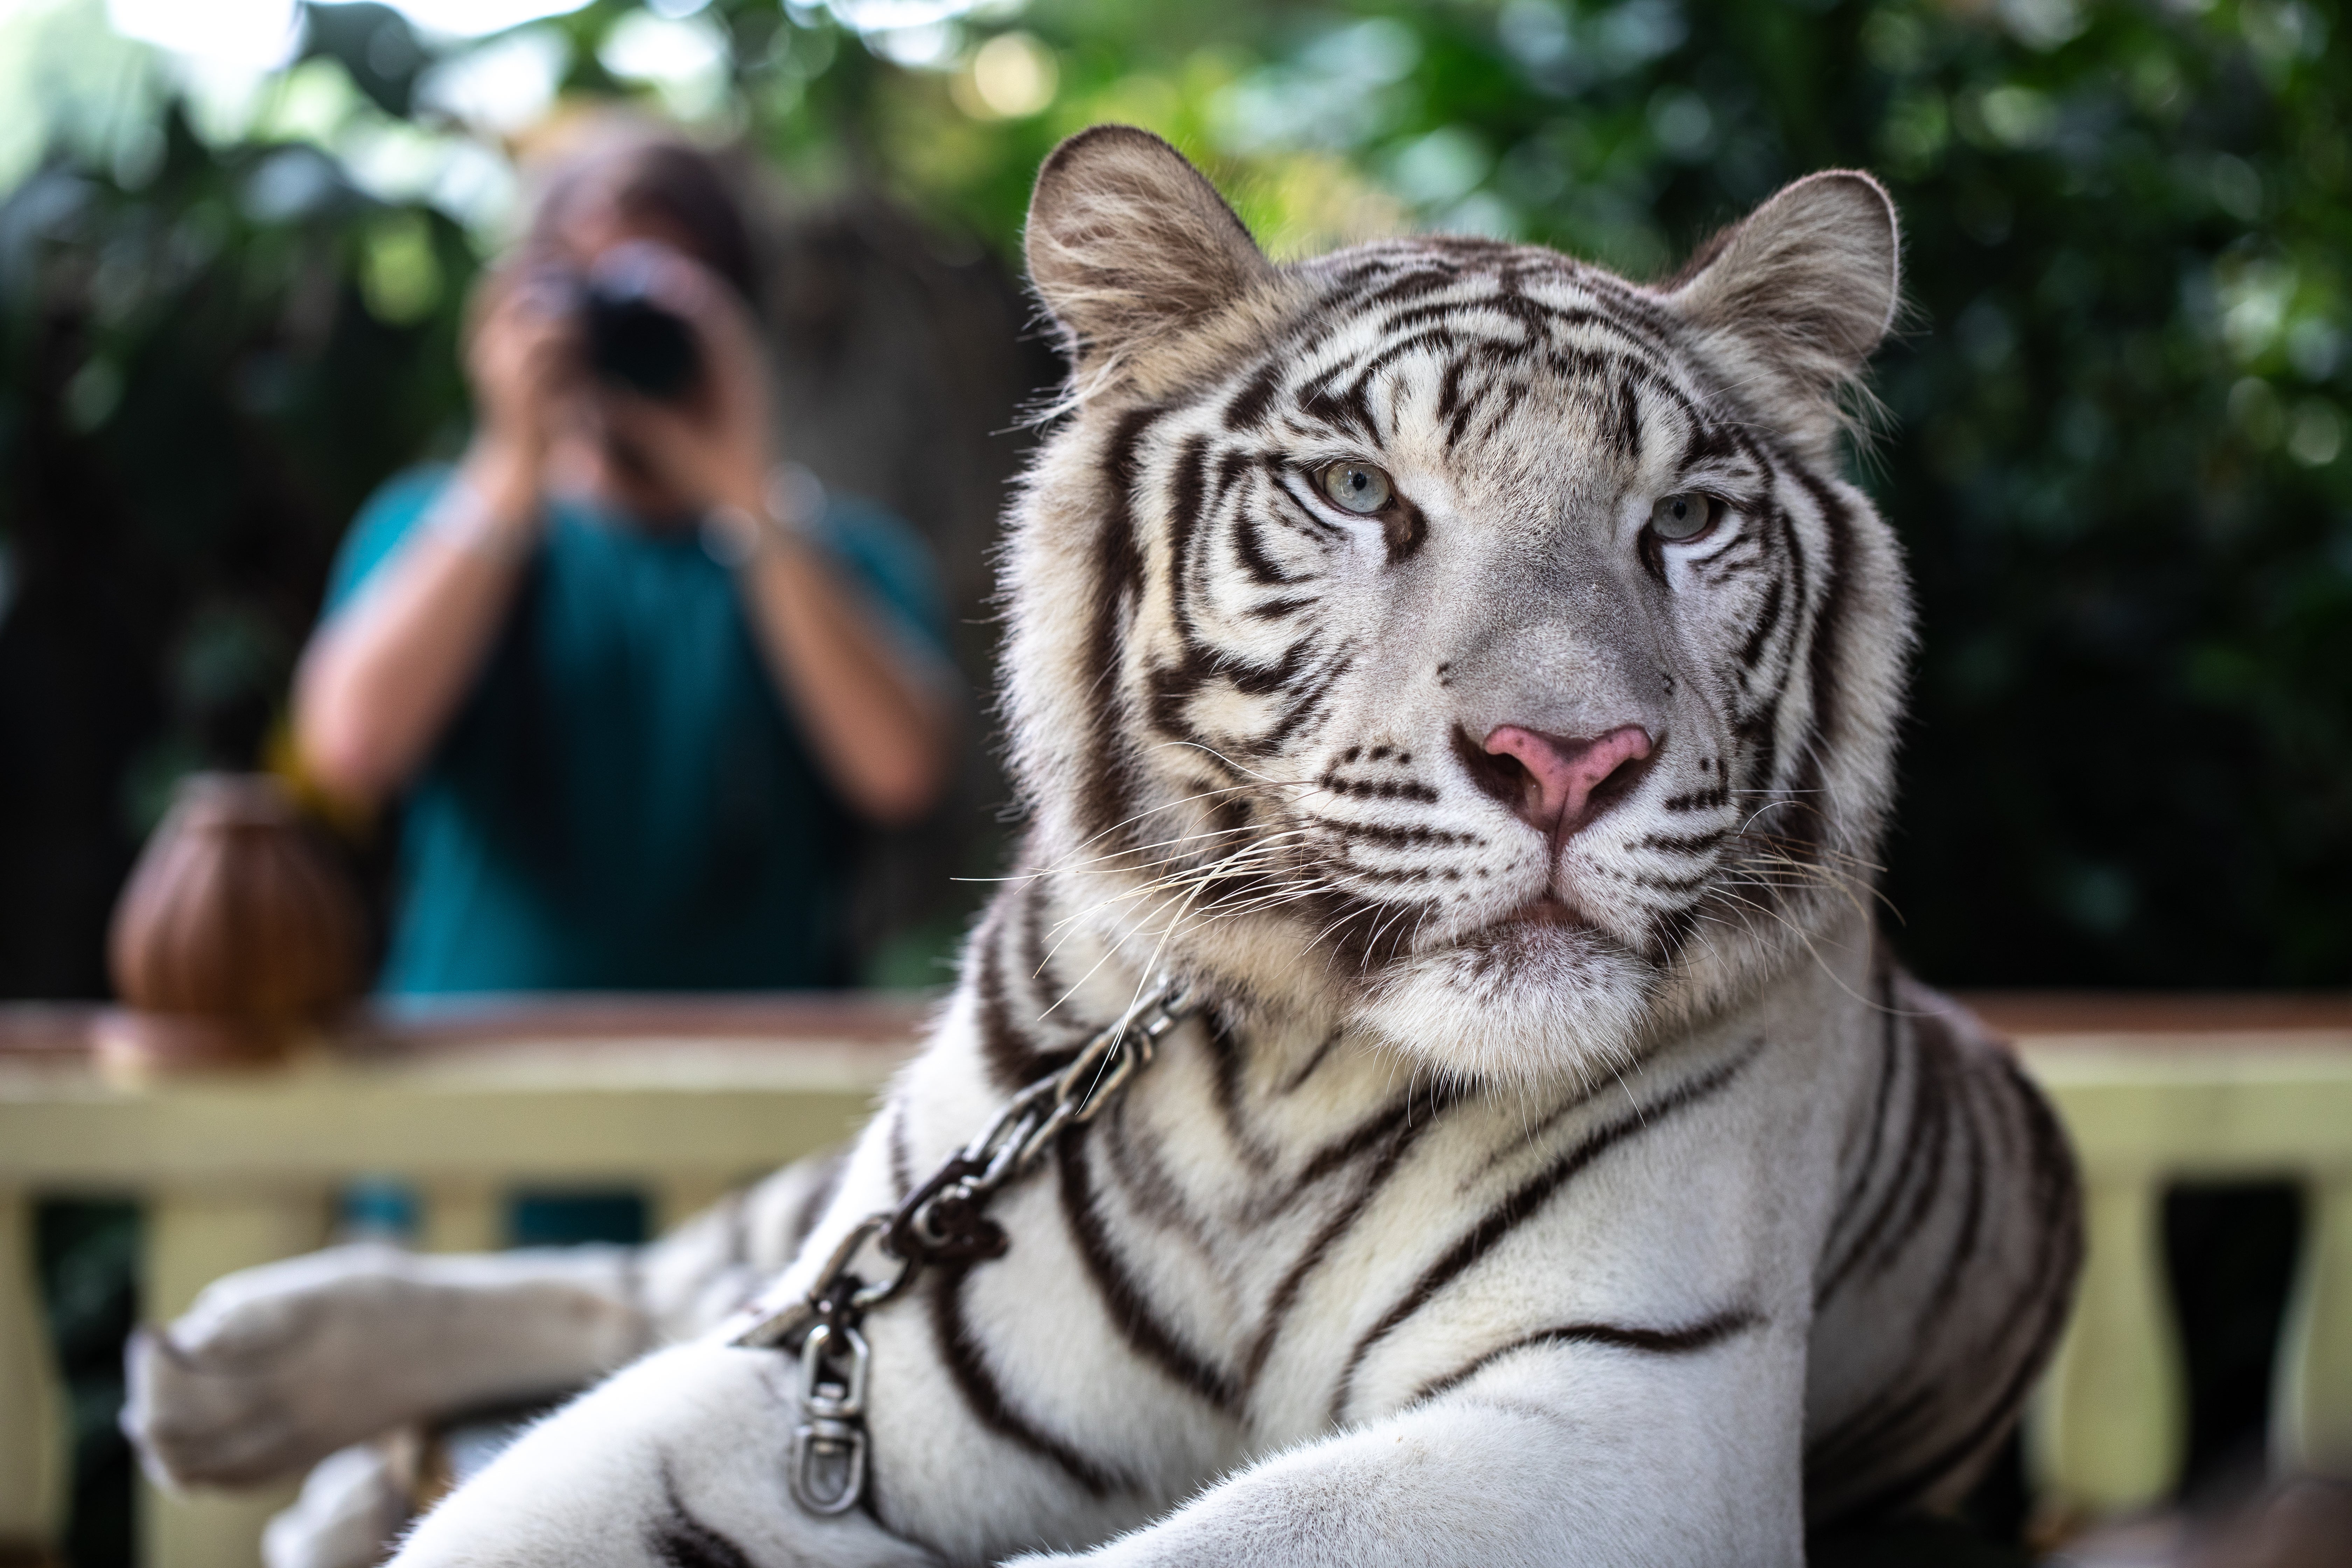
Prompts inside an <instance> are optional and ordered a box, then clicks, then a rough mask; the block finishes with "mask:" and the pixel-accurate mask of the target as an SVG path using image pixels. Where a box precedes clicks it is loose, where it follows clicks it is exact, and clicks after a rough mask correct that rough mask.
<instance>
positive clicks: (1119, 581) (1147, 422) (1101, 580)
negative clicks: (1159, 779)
mask: <svg viewBox="0 0 2352 1568" xmlns="http://www.w3.org/2000/svg"><path fill="white" fill-rule="evenodd" d="M1163 412H1164V411H1163V410H1161V409H1159V408H1154V407H1143V408H1132V409H1129V411H1128V412H1127V413H1125V414H1124V415H1121V416H1119V420H1118V426H1117V427H1116V428H1115V429H1113V431H1112V432H1111V437H1110V441H1109V443H1108V449H1107V450H1106V451H1105V453H1104V457H1103V465H1102V468H1103V477H1104V480H1105V483H1106V484H1107V485H1108V488H1109V489H1110V496H1109V503H1110V504H1109V505H1108V506H1107V507H1106V508H1104V510H1103V520H1102V526H1101V529H1100V531H1098V532H1097V536H1096V546H1095V554H1096V578H1095V584H1094V622H1093V625H1092V626H1090V627H1089V628H1088V629H1087V668H1089V669H1091V670H1093V671H1094V672H1095V714H1094V734H1093V735H1092V736H1091V737H1090V738H1089V739H1090V742H1091V743H1090V744H1088V745H1087V747H1086V748H1085V749H1084V754H1085V755H1087V757H1088V758H1089V759H1090V761H1091V762H1092V763H1093V765H1092V766H1091V767H1089V768H1087V769H1086V770H1085V771H1084V772H1083V773H1081V774H1080V776H1079V778H1078V780H1077V797H1078V826H1079V830H1080V832H1081V833H1082V834H1083V835H1085V837H1086V838H1087V842H1088V843H1092V842H1093V841H1094V840H1096V839H1097V838H1101V837H1108V838H1110V839H1111V840H1112V843H1111V845H1110V846H1109V847H1110V848H1113V849H1116V848H1122V847H1126V846H1127V845H1128V843H1129V841H1130V837H1131V836H1130V835H1129V832H1128V827H1129V818H1131V817H1132V816H1134V815H1135V814H1134V811H1133V809H1132V808H1131V807H1130V806H1129V800H1130V799H1131V797H1132V793H1133V790H1132V785H1133V780H1132V778H1131V776H1130V772H1131V769H1132V768H1133V765H1134V759H1133V758H1132V756H1131V755H1130V754H1129V751H1128V747H1127V743H1126V740H1125V737H1124V735H1123V734H1122V733H1121V731H1122V730H1123V728H1124V726H1123V725H1122V723H1121V718H1122V711H1123V707H1124V704H1123V703H1122V701H1121V698H1120V681H1119V673H1120V668H1121V666H1122V665H1123V664H1124V662H1125V661H1124V659H1123V658H1121V655H1122V652H1123V647H1122V645H1123V644H1124V642H1125V640H1126V637H1125V633H1126V626H1127V621H1128V618H1129V616H1131V615H1132V614H1133V613H1134V608H1135V605H1136V602H1137V600H1138V598H1139V596H1140V595H1141V593H1142V589H1143V555H1142V552H1141V550H1140V549H1139V547H1138V545H1137V543H1136V538H1135V487H1136V483H1137V480H1138V474H1137V466H1136V457H1137V450H1138V448H1139V447H1140V446H1141V444H1142V441H1143V437H1144V433H1145V432H1146V431H1147V430H1149V429H1150V427H1151V426H1152V423H1153V422H1154V421H1155V420H1157V419H1159V418H1160V416H1161V414H1162V413H1163Z"/></svg>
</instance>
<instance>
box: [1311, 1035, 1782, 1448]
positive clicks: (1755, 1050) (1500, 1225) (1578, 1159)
mask: <svg viewBox="0 0 2352 1568" xmlns="http://www.w3.org/2000/svg"><path fill="white" fill-rule="evenodd" d="M1763 1049H1764V1042H1763V1040H1762V1039H1760V1038H1759V1039H1757V1040H1754V1041H1752V1042H1750V1044H1749V1045H1748V1047H1747V1048H1746V1049H1745V1050H1743V1051H1741V1052H1740V1054H1739V1055H1738V1056H1737V1057H1735V1058H1732V1059H1731V1060H1730V1061H1727V1062H1724V1063H1721V1064H1720V1065H1718V1066H1717V1067H1714V1068H1709V1069H1708V1070H1706V1072H1704V1073H1701V1074H1699V1075H1698V1076H1697V1077H1696V1078H1694V1079H1690V1080H1689V1081H1688V1082H1686V1083H1684V1084H1681V1085H1679V1086H1677V1087H1676V1088H1675V1089H1674V1091H1673V1092H1671V1093H1669V1094H1667V1095H1666V1096H1664V1098H1663V1099H1661V1100H1658V1101H1656V1102H1655V1103H1654V1104H1652V1105H1648V1106H1643V1107H1639V1108H1637V1109H1636V1110H1634V1111H1633V1114H1631V1115H1629V1116H1625V1117H1622V1118H1620V1119H1619V1120H1617V1121H1612V1122H1610V1123H1608V1124H1607V1125H1606V1126H1603V1127H1601V1129H1600V1130H1599V1131H1594V1132H1591V1133H1588V1134H1587V1135H1586V1136H1585V1137H1584V1138H1583V1139H1582V1140H1581V1141H1580V1142H1578V1143H1577V1145H1576V1146H1575V1147H1574V1148H1572V1149H1570V1151H1569V1152H1567V1153H1565V1154H1563V1155H1561V1156H1560V1157H1559V1159H1558V1160H1556V1161H1554V1162H1553V1163H1551V1165H1550V1167H1549V1169H1547V1170H1545V1171H1543V1172H1542V1173H1540V1174H1538V1175H1537V1176H1536V1177H1534V1178H1533V1179H1532V1180H1530V1181H1528V1182H1527V1183H1525V1184H1522V1185H1521V1186H1520V1187H1519V1189H1518V1190H1517V1192H1514V1193H1513V1194H1510V1195H1509V1196H1508V1197H1507V1198H1505V1199H1504V1200H1503V1201H1502V1202H1501V1203H1499V1204H1497V1205H1495V1206H1494V1207H1493V1208H1491V1209H1489V1210H1487V1211H1486V1214H1484V1215H1481V1216H1480V1217H1479V1219H1478V1223H1477V1224H1475V1225H1474V1226H1471V1227H1470V1229H1469V1230H1467V1231H1466V1232H1465V1233H1464V1234H1463V1236H1462V1237H1461V1239H1460V1240H1458V1241H1456V1242H1455V1243H1454V1246H1453V1247H1451V1248H1449V1249H1448V1250H1447V1252H1446V1253H1445V1255H1444V1257H1442V1258H1439V1259H1438V1260H1437V1261H1436V1262H1434V1263H1433V1264H1431V1265H1430V1266H1429V1267H1428V1268H1426V1269H1424V1270H1423V1272H1422V1275H1421V1278H1420V1279H1416V1280H1414V1281H1413V1284H1412V1289H1410V1290H1408V1291H1406V1292H1405V1294H1404V1296H1403V1297H1402V1299H1401V1300H1398V1301H1397V1303H1396V1304H1395V1305H1394V1306H1392V1307H1391V1308H1390V1309H1389V1310H1388V1311H1387V1313H1386V1314H1385V1315H1383V1316H1382V1317H1381V1321H1379V1322H1377V1323H1375V1324H1373V1325H1372V1327H1371V1328H1370V1330H1369V1331H1367V1332H1366V1333H1365V1334H1364V1335H1363V1337H1362V1338H1360V1339H1359V1340H1358V1341H1357V1342H1356V1343H1355V1347H1354V1348H1353V1349H1352V1350H1350V1351H1349V1352H1348V1362H1347V1364H1346V1366H1345V1367H1343V1368H1342V1369H1341V1370H1340V1373H1339V1386H1338V1387H1337V1388H1335V1389H1334V1390H1333V1391H1332V1394H1331V1420H1332V1422H1333V1423H1334V1424H1335V1425H1336V1424H1338V1423H1339V1422H1341V1421H1343V1420H1344V1419H1345V1418H1346V1412H1347V1407H1348V1398H1349V1394H1350V1393H1351V1392H1352V1391H1353V1387H1354V1384H1355V1379H1356V1370H1357V1368H1359V1367H1360V1366H1361V1365H1362V1364H1363V1363H1364V1358H1365V1357H1366V1356H1368V1355H1370V1353H1371V1352H1372V1347H1373V1346H1374V1345H1376V1344H1378V1343H1379V1342H1381V1340H1383V1339H1386V1338H1387V1337H1388V1336H1389V1335H1390V1334H1391V1332H1393V1331H1395V1329H1396V1328H1397V1326H1398V1325H1399V1324H1401V1323H1402V1322H1403V1321H1405V1320H1406V1319H1408V1318H1410V1317H1412V1315H1413V1314H1414V1313H1416V1312H1418V1311H1420V1310H1421V1309H1422V1308H1423V1307H1425V1306H1427V1305H1428V1304H1429V1302H1430V1300H1431V1299H1432V1298H1433V1297H1434V1296H1435V1295H1436V1294H1437V1293H1438V1292H1439V1291H1440V1290H1442V1289H1444V1288H1445V1287H1446V1286H1448V1285H1450V1284H1452V1283H1453V1282H1454V1279H1457V1278H1459V1277H1460V1276H1461V1275H1462V1274H1464V1273H1465V1272H1466V1271H1467V1270H1468V1269H1469V1268H1471V1266H1472V1265H1474V1264H1475V1263H1476V1262H1478V1261H1479V1259H1481V1258H1485V1257H1486V1254H1487V1253H1489V1252H1491V1251H1493V1250H1494V1248H1495V1247H1496V1246H1497V1245H1498V1244H1499V1243H1500V1242H1501V1241H1502V1240H1503V1238H1504V1237H1507V1236H1508V1235H1509V1234H1510V1233H1511V1232H1512V1231H1513V1230H1515V1229H1517V1227H1518V1226H1520V1225H1521V1224H1522V1223H1524V1222H1525V1221H1526V1220H1528V1218H1530V1217H1531V1216H1533V1215H1535V1214H1536V1213H1537V1212H1538V1211H1539V1210H1540V1209H1541V1208H1542V1207H1543V1205H1545V1204H1546V1203H1548V1202H1549V1200H1550V1199H1551V1198H1552V1197H1553V1196H1554V1195H1555V1194H1558V1193H1559V1191H1560V1189H1561V1188H1563V1187H1564V1186H1566V1185H1567V1184H1568V1183H1569V1182H1570V1179H1572V1178H1573V1177H1574V1176H1576V1175H1577V1174H1578V1173H1580V1172H1581V1171H1582V1170H1583V1169H1584V1168H1585V1167H1586V1166H1587V1165H1590V1164H1591V1163H1592V1162H1593V1161H1595V1160H1597V1159H1599V1158H1600V1157H1601V1155H1603V1154H1605V1153H1607V1152H1609V1151H1610V1150H1611V1149H1613V1148H1615V1147H1616V1146H1617V1145H1618V1144H1619V1143H1622V1142H1625V1141H1626V1140H1628V1139H1630V1138H1632V1137H1633V1136H1635V1135H1636V1134H1638V1133H1645V1132H1651V1131H1655V1130H1656V1129H1658V1128H1660V1127H1663V1126H1664V1125H1665V1124H1666V1123H1667V1122H1668V1121H1672V1120H1674V1118H1675V1116H1676V1115H1677V1114H1679V1113H1680V1112H1682V1111H1684V1110H1688V1109H1689V1108H1690V1107H1692V1106H1694V1105H1696V1104H1698V1103H1699V1102H1701V1101H1702V1100H1706V1099H1708V1098H1709V1097H1710V1096H1712V1095H1714V1094H1716V1093H1717V1092H1719V1091H1720V1090H1721V1089H1723V1088H1724V1087H1725V1086H1726V1085H1727V1084H1728V1083H1730V1082H1731V1080H1732V1079H1735V1078H1737V1077H1738V1074H1739V1071H1740V1069H1741V1068H1745V1067H1746V1066H1747V1065H1748V1063H1749V1062H1752V1061H1754V1060H1755V1059H1756V1058H1757V1057H1758V1056H1759V1054H1761V1052H1762V1051H1763Z"/></svg>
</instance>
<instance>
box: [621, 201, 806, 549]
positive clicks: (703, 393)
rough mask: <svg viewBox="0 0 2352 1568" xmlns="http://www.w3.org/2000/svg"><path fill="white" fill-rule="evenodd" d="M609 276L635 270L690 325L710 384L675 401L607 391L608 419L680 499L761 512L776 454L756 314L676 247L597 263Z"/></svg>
mask: <svg viewBox="0 0 2352 1568" xmlns="http://www.w3.org/2000/svg"><path fill="white" fill-rule="evenodd" d="M608 268H614V269H618V268H626V269H628V271H629V274H630V277H631V279H632V281H634V282H635V283H636V284H637V286H638V287H640V288H642V289H644V291H645V293H646V296H647V297H648V298H649V299H651V300H653V302H654V303H656V304H657V305H660V306H661V307H662V308H664V309H665V310H671V311H674V312H676V313H677V315H678V316H679V317H681V318H682V319H683V320H684V321H686V323H687V325H688V327H689V328H690V329H691V330H692V331H693V332H694V336H695V340H696V342H697V343H698V346H699V347H700V349H701V353H702V377H701V380H700V382H699V383H698V384H697V385H696V386H695V387H694V388H693V389H692V390H691V391H689V392H688V395H686V396H684V397H681V398H677V399H676V400H671V401H664V400H660V399H656V398H650V397H646V396H644V395H641V394H638V393H634V392H631V391H629V390H627V389H625V388H623V387H618V386H614V385H613V384H610V383H600V384H598V386H597V389H596V394H595V396H596V403H597V407H598V411H599V413H600V414H601V416H603V418H604V421H605V423H606V424H607V426H609V427H610V428H611V429H612V431H613V432H614V434H615V435H617V436H619V437H621V438H622V439H624V440H625V441H626V442H628V443H629V444H630V445H631V446H632V447H635V449H636V451H637V452H638V453H639V454H640V455H641V456H642V457H643V458H645V460H646V462H647V463H648V464H649V465H650V466H651V467H652V468H653V469H654V471H655V473H656V475H658V476H659V478H660V479H661V481H662V483H663V485H664V486H665V487H666V488H667V489H669V490H670V491H672V492H673V493H674V494H676V495H677V496H678V497H680V498H681V499H683V500H688V501H690V502H692V503H693V504H695V505H698V506H705V507H709V506H720V505H727V506H739V507H741V508H743V509H744V510H747V511H752V512H757V511H759V510H761V509H762V507H763V506H764V505H765V500H766V493H767V483H768V474H769V470H770V469H771V468H772V467H773V466H774V461H775V454H774V447H773V441H772V436H771V432H770V429H769V423H768V421H769V410H770V407H771V402H770V391H769V384H768V364H767V356H766V349H765V346H764V343H763V340H762V339H761V334H760V329H759V326H758V324H757V323H756V322H754V321H752V319H751V310H749V308H747V307H746V306H745V304H744V302H743V300H741V299H740V297H739V296H738V295H737V294H736V292H735V290H734V289H732V288H731V287H730V286H729V285H728V283H727V281H726V280H725V279H722V278H720V277H719V275H718V274H717V273H715V272H713V271H711V270H710V269H709V268H707V267H705V266H703V265H702V264H701V263H699V262H698V261H696V260H694V259H693V258H690V257H688V256H686V255H684V254H682V253H680V252H678V251H676V250H673V249H671V248H669V247H667V246H663V245H657V244H655V243H653V242H651V241H635V242H632V243H630V244H627V245H622V246H617V247H614V249H612V250H610V251H607V252H606V253H605V254H604V256H602V257H600V258H597V261H596V270H597V271H598V272H604V271H605V270H606V269H608Z"/></svg>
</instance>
